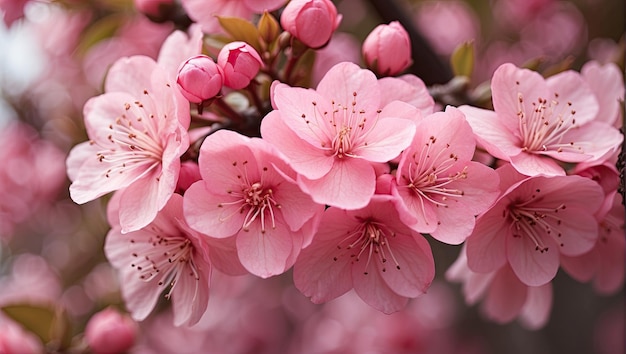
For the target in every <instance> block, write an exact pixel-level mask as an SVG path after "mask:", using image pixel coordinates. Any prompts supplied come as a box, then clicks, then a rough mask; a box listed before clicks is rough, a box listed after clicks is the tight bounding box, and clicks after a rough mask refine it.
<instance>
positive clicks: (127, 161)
mask: <svg viewBox="0 0 626 354" xmlns="http://www.w3.org/2000/svg"><path fill="white" fill-rule="evenodd" d="M144 95H146V97H147V98H149V94H148V91H147V90H144ZM157 119H158V118H157V117H155V116H154V114H152V113H150V112H148V110H147V109H146V107H145V106H144V104H143V103H141V102H140V101H135V102H134V103H133V104H130V103H124V113H122V114H121V115H120V116H119V117H117V118H116V119H115V122H114V123H112V124H110V125H109V130H110V132H109V135H108V136H107V140H108V141H109V143H108V144H107V145H106V146H101V147H102V150H100V151H98V152H97V153H96V158H97V159H98V160H99V161H100V162H105V163H108V164H109V165H111V167H110V168H109V169H107V170H106V172H105V174H104V176H105V177H106V178H110V177H111V175H112V174H114V173H120V174H121V173H124V172H126V171H132V170H139V172H137V173H138V174H139V175H138V176H137V177H136V178H141V177H143V176H144V175H146V174H147V173H149V172H150V171H151V170H153V169H155V168H157V167H158V166H159V165H160V164H161V159H162V156H163V146H162V145H161V142H160V141H159V139H158V132H157V124H158V123H157V122H156V120H157ZM91 144H96V142H94V141H91Z"/></svg>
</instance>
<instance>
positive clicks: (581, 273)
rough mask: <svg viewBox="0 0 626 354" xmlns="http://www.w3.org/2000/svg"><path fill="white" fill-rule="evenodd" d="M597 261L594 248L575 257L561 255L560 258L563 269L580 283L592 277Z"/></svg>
mask: <svg viewBox="0 0 626 354" xmlns="http://www.w3.org/2000/svg"><path fill="white" fill-rule="evenodd" d="M599 261H600V260H599V254H598V253H597V252H596V251H595V250H591V251H590V252H587V253H584V254H581V255H579V256H576V257H569V256H566V255H561V259H560V262H561V267H562V268H563V270H565V272H567V274H569V276H571V277H572V278H574V279H575V280H576V281H579V282H581V283H586V282H588V281H589V280H591V278H593V276H594V274H595V273H596V270H597V265H598V262H599Z"/></svg>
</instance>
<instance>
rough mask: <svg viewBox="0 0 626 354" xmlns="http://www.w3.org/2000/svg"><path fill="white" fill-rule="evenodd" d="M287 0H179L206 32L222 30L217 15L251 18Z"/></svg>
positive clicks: (271, 9)
mask: <svg viewBox="0 0 626 354" xmlns="http://www.w3.org/2000/svg"><path fill="white" fill-rule="evenodd" d="M285 2H287V0H181V3H182V5H183V8H184V9H185V11H186V12H187V15H188V16H189V17H190V18H191V19H192V20H194V21H196V22H198V23H199V24H200V25H201V26H202V31H203V32H204V33H207V34H214V33H220V32H222V28H221V27H220V24H219V21H218V20H217V16H221V17H239V18H243V19H247V20H251V19H252V16H253V15H254V14H261V13H263V11H264V10H267V11H270V12H271V11H274V10H276V9H278V8H279V7H281V6H283V5H284V4H285Z"/></svg>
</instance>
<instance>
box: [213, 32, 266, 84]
mask: <svg viewBox="0 0 626 354" xmlns="http://www.w3.org/2000/svg"><path fill="white" fill-rule="evenodd" d="M217 65H219V66H220V67H221V68H222V70H223V72H224V85H226V86H228V87H230V88H232V89H236V90H239V89H242V88H245V87H246V86H248V85H249V84H250V81H251V80H253V79H254V77H255V76H256V75H257V74H258V73H259V69H260V68H261V67H263V60H262V59H261V56H260V55H259V53H257V51H256V49H254V48H253V47H252V46H251V45H249V44H248V43H245V42H230V43H228V44H226V45H225V46H224V47H223V48H222V49H221V50H220V53H219V55H218V56H217Z"/></svg>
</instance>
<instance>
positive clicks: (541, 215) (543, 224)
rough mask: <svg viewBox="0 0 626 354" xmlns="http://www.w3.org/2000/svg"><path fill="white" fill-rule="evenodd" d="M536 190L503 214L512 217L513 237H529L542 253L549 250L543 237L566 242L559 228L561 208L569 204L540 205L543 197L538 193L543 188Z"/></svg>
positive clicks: (562, 244) (563, 208) (560, 243)
mask: <svg viewBox="0 0 626 354" xmlns="http://www.w3.org/2000/svg"><path fill="white" fill-rule="evenodd" d="M535 192H536V193H537V194H533V195H531V197H530V199H528V200H527V201H518V202H515V203H512V204H511V205H510V206H509V207H508V209H505V210H504V211H503V213H502V216H503V217H505V218H506V217H510V218H511V220H512V223H511V225H510V228H511V229H512V231H513V232H512V234H513V237H516V238H517V237H528V238H529V239H530V240H531V241H532V242H533V243H534V244H535V250H536V251H538V252H541V253H544V252H547V251H548V247H547V246H546V245H545V241H544V239H543V238H544V237H546V236H548V237H556V239H557V240H559V245H560V246H561V247H563V246H564V243H563V242H562V240H561V237H562V236H563V234H562V233H561V231H560V229H559V226H560V225H561V223H562V218H561V217H560V215H559V210H565V209H567V206H566V205H565V204H564V203H561V204H559V205H557V206H555V207H551V206H539V205H537V202H541V201H542V199H543V198H541V197H537V195H538V194H539V193H540V192H541V190H540V189H536V190H535Z"/></svg>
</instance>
